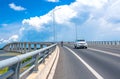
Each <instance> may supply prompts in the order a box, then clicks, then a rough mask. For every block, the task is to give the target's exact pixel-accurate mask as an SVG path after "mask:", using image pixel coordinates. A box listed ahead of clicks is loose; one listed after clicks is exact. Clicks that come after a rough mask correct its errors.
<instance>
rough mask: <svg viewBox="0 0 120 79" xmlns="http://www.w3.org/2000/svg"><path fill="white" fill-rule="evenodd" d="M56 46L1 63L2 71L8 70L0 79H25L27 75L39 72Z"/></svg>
mask: <svg viewBox="0 0 120 79" xmlns="http://www.w3.org/2000/svg"><path fill="white" fill-rule="evenodd" d="M56 45H57V44H53V45H51V46H48V47H45V48H42V49H39V50H36V51H33V52H29V53H26V54H23V55H19V56H15V57H12V58H9V59H6V60H2V61H0V69H3V68H6V67H7V68H8V71H7V72H6V73H4V74H1V75H0V79H24V76H25V75H26V74H28V73H31V72H33V71H38V65H39V64H40V63H42V62H44V60H45V58H46V57H47V56H48V55H49V54H51V53H52V52H53V50H54V49H55V47H56Z"/></svg>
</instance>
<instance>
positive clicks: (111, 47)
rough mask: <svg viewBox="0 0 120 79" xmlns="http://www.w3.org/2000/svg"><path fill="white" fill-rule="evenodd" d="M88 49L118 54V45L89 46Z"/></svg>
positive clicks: (119, 51)
mask: <svg viewBox="0 0 120 79" xmlns="http://www.w3.org/2000/svg"><path fill="white" fill-rule="evenodd" d="M89 47H90V48H95V49H100V50H104V51H108V52H113V53H117V54H120V46H119V45H89Z"/></svg>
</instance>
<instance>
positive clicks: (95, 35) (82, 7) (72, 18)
mask: <svg viewBox="0 0 120 79" xmlns="http://www.w3.org/2000/svg"><path fill="white" fill-rule="evenodd" d="M119 4H120V0H0V46H3V45H4V44H6V43H9V42H13V41H53V40H54V36H53V35H54V34H53V15H52V14H53V12H54V19H55V20H54V26H55V29H56V40H57V41H61V40H63V41H74V40H75V37H76V36H75V27H77V32H78V34H77V37H78V39H80V38H82V39H86V40H120V37H119V35H120V15H119V14H120V10H119V7H120V5H119Z"/></svg>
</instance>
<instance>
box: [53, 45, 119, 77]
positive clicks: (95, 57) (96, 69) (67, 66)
mask: <svg viewBox="0 0 120 79" xmlns="http://www.w3.org/2000/svg"><path fill="white" fill-rule="evenodd" d="M67 47H68V48H66V47H60V57H59V60H58V64H57V68H56V71H55V74H54V79H120V57H119V56H115V55H113V54H109V52H110V53H115V54H117V55H119V51H118V50H119V49H118V48H111V47H106V48H105V47H103V46H101V47H100V46H89V48H88V49H74V48H73V46H70V45H67ZM90 48H94V49H99V50H102V51H94V50H91V49H90ZM103 51H107V53H104V52H103Z"/></svg>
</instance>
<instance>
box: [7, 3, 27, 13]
mask: <svg viewBox="0 0 120 79" xmlns="http://www.w3.org/2000/svg"><path fill="white" fill-rule="evenodd" d="M9 7H10V8H11V9H13V10H15V11H23V10H26V8H24V7H22V6H17V5H15V4H14V3H10V4H9Z"/></svg>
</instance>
